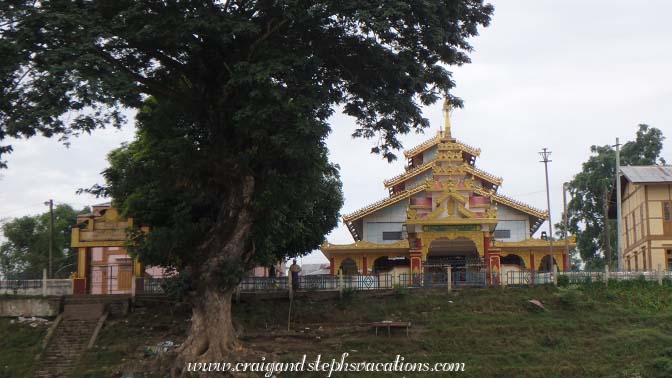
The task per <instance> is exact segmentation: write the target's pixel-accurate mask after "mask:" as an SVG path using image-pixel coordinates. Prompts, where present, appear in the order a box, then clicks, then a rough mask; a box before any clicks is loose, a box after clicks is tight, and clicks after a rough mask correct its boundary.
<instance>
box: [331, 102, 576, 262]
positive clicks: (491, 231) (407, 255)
mask: <svg viewBox="0 0 672 378" xmlns="http://www.w3.org/2000/svg"><path fill="white" fill-rule="evenodd" d="M443 110H444V117H445V125H444V127H443V130H441V131H439V132H438V133H437V135H436V136H435V137H433V138H431V139H429V140H427V141H425V142H424V143H422V144H420V145H418V146H416V147H414V148H411V149H410V150H407V151H405V152H404V156H405V157H406V159H408V164H407V166H406V171H405V172H404V173H402V174H400V175H398V176H395V177H392V178H390V179H388V180H385V182H384V185H385V187H386V188H387V189H388V190H389V197H387V198H385V199H383V200H380V201H378V202H375V203H373V204H371V205H369V206H366V207H364V208H362V209H359V210H357V211H355V212H353V213H350V214H347V215H345V216H344V217H343V222H344V223H345V224H346V226H347V227H348V229H349V230H350V233H351V234H352V237H353V239H354V243H352V244H346V245H337V244H329V243H327V242H325V243H324V244H323V245H322V247H321V250H322V252H323V253H324V255H325V256H326V257H327V258H328V259H329V262H330V272H331V274H337V273H338V272H339V271H341V272H342V273H343V274H346V275H351V274H377V273H393V274H403V273H413V274H415V273H423V272H432V271H442V270H443V271H445V269H446V267H447V266H451V269H452V270H453V272H456V273H459V272H469V271H479V272H480V271H483V270H485V271H487V272H497V273H502V274H505V273H506V272H507V271H512V270H534V271H549V270H550V269H551V267H552V265H551V263H550V261H549V260H550V258H549V250H550V248H549V247H551V246H550V245H549V244H550V243H551V241H549V240H548V238H543V239H534V238H532V235H533V234H534V233H535V232H536V231H537V230H538V229H539V227H540V226H541V225H542V223H543V222H544V221H545V220H546V219H547V218H548V214H547V212H545V211H542V210H539V209H535V208H533V207H531V206H529V205H526V204H524V203H522V202H520V201H516V200H514V199H512V198H509V197H506V196H504V195H502V194H500V193H498V188H499V186H500V185H501V184H502V179H501V178H500V177H497V176H494V175H492V174H490V173H487V172H485V171H483V170H481V169H479V168H477V167H476V158H477V157H478V156H479V155H480V150H479V149H477V148H474V147H471V146H469V145H467V144H465V143H462V142H461V141H459V140H457V139H455V138H454V137H453V135H452V132H451V124H450V106H449V105H448V103H447V102H446V103H444V108H443ZM570 239H571V240H568V242H569V244H570V245H571V247H574V246H575V241H574V239H573V238H571V237H570ZM565 251H566V245H565V241H564V240H556V241H554V242H553V246H552V254H553V264H555V265H556V266H557V268H558V269H559V270H566V269H567V268H568V257H567V255H566V253H565Z"/></svg>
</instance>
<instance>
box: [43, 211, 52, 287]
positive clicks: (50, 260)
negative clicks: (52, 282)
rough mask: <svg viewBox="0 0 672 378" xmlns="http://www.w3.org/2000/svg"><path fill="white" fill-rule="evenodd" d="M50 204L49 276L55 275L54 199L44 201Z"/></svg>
mask: <svg viewBox="0 0 672 378" xmlns="http://www.w3.org/2000/svg"><path fill="white" fill-rule="evenodd" d="M44 204H45V205H46V206H49V276H48V277H49V278H54V276H53V272H54V271H53V269H54V268H53V263H54V261H53V259H54V200H53V199H50V200H49V201H46V202H45V203H44Z"/></svg>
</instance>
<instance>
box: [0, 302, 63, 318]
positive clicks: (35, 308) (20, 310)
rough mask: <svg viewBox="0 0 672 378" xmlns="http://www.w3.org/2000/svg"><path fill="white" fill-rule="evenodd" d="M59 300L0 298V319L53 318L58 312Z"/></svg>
mask: <svg viewBox="0 0 672 378" xmlns="http://www.w3.org/2000/svg"><path fill="white" fill-rule="evenodd" d="M60 306H61V299H60V298H12V297H0V317H16V316H25V317H29V316H38V317H55V316H58V314H59V312H60Z"/></svg>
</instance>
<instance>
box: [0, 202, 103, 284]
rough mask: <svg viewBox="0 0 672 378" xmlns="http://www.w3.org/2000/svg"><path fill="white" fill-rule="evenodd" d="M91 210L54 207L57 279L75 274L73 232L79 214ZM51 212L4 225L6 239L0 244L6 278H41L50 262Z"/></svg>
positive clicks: (0, 255) (65, 206) (17, 219)
mask: <svg viewBox="0 0 672 378" xmlns="http://www.w3.org/2000/svg"><path fill="white" fill-rule="evenodd" d="M89 211H90V210H89V209H88V208H84V209H82V210H79V211H77V210H74V209H73V208H72V207H71V206H69V205H65V204H59V205H56V206H55V207H54V246H53V266H54V273H58V274H57V276H58V277H67V276H68V275H69V274H70V272H72V271H74V270H75V268H76V267H75V261H76V257H75V256H76V254H75V253H74V252H73V251H72V249H71V248H70V234H71V229H72V227H73V226H74V225H75V223H76V220H77V214H83V213H88V212H89ZM49 218H50V215H49V212H48V211H47V212H45V213H42V214H39V215H32V216H24V217H20V218H15V219H12V220H11V221H9V222H7V223H5V224H4V225H2V233H3V235H4V237H5V238H6V239H7V240H6V241H5V242H3V243H2V244H0V269H1V273H2V275H3V276H5V277H6V276H11V275H16V274H18V275H29V276H39V277H41V275H42V269H46V268H47V267H48V261H49V260H48V258H49V253H48V252H49Z"/></svg>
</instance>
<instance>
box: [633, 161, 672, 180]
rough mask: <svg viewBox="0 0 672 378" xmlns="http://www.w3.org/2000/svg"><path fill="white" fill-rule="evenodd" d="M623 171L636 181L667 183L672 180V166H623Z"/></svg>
mask: <svg viewBox="0 0 672 378" xmlns="http://www.w3.org/2000/svg"><path fill="white" fill-rule="evenodd" d="M621 173H623V175H624V176H625V178H626V179H628V181H630V182H634V183H646V182H648V183H657V182H660V183H665V182H672V166H670V165H644V166H625V167H621Z"/></svg>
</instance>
